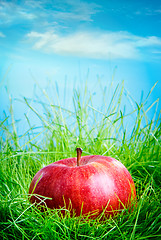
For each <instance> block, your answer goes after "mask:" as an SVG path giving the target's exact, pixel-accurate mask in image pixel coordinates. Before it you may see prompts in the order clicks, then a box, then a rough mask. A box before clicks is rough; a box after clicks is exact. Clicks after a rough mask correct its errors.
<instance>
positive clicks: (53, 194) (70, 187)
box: [29, 155, 136, 217]
mask: <svg viewBox="0 0 161 240" xmlns="http://www.w3.org/2000/svg"><path fill="white" fill-rule="evenodd" d="M29 194H31V195H30V196H31V197H30V202H31V203H34V202H36V203H39V204H40V205H43V203H40V202H41V200H42V199H43V198H42V199H41V197H40V195H41V196H44V197H47V198H51V199H46V200H45V205H46V206H47V207H49V208H51V209H54V208H57V209H58V208H62V207H64V206H65V208H68V207H69V206H72V209H74V211H75V214H76V216H79V215H80V214H81V213H82V214H88V213H91V212H95V215H94V217H97V216H98V215H99V214H100V213H101V212H102V211H103V209H105V212H104V213H105V214H106V215H114V214H115V213H117V212H119V210H121V209H124V208H125V207H129V208H130V206H131V205H132V202H133V200H135V199H136V190H135V185H134V182H133V179H132V177H131V175H130V173H129V172H128V170H127V169H126V167H125V166H124V165H123V164H122V163H121V162H119V161H118V160H116V159H114V158H112V157H107V156H100V155H90V156H82V157H81V159H80V166H77V159H76V158H67V159H62V160H59V161H57V162H54V163H51V164H50V165H48V166H46V167H44V168H42V169H41V170H40V171H38V172H37V173H36V175H35V176H34V178H33V180H32V182H31V184H30V187H29ZM71 204H72V205H71Z"/></svg>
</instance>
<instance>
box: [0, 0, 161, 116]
mask: <svg viewBox="0 0 161 240" xmlns="http://www.w3.org/2000/svg"><path fill="white" fill-rule="evenodd" d="M160 26H161V2H160V1H158V0H154V1H150V0H146V1H143V0H135V1H129V0H122V1H120V0H112V1H108V0H106V1H105V0H102V1H101V0H91V1H87V0H83V1H81V0H53V1H52V0H46V1H45V0H37V1H36V0H23V1H22V0H12V1H5V0H1V1H0V72H1V75H0V102H1V107H0V114H1V116H2V112H3V110H6V109H7V108H8V106H9V105H8V96H7V94H6V90H5V86H7V88H8V91H9V93H10V94H11V96H12V97H13V99H16V98H19V97H22V96H25V97H29V98H33V97H34V93H33V92H34V84H35V81H34V79H36V81H37V82H38V83H39V84H40V86H42V87H45V86H46V85H47V82H48V81H49V80H50V81H51V82H55V81H57V82H58V85H59V86H60V88H62V89H63V87H64V79H65V78H66V79H67V82H68V85H69V86H70V87H69V91H70V90H71V91H72V88H73V84H74V82H77V81H78V82H79V84H81V83H80V82H84V81H85V80H86V79H87V74H88V73H89V75H88V83H89V86H90V87H91V89H92V90H93V91H97V89H95V81H96V80H97V78H98V76H99V78H100V79H101V81H102V83H103V84H104V85H106V82H107V81H111V79H112V76H113V74H114V70H115V69H116V68H117V69H116V72H115V78H114V81H115V82H116V83H118V82H121V81H122V80H124V81H125V87H126V89H127V90H128V91H129V92H130V93H131V95H132V96H133V97H134V98H135V99H136V100H138V101H139V98H140V94H141V92H142V90H143V91H144V93H145V95H146V94H147V93H148V91H149V90H150V88H152V86H153V85H154V84H155V83H156V82H157V81H158V84H157V86H156V88H155V90H154V92H153V94H152V101H155V100H156V99H157V98H159V97H160V90H161V83H160V82H161V27H160ZM14 104H15V107H14V108H15V112H16V114H17V117H19V115H18V112H19V107H20V106H19V105H18V104H19V103H18V102H17V103H16V102H15V103H14ZM159 106H161V105H159ZM21 107H22V106H21ZM23 111H25V109H23V108H22V111H21V112H23ZM0 118H1V117H0Z"/></svg>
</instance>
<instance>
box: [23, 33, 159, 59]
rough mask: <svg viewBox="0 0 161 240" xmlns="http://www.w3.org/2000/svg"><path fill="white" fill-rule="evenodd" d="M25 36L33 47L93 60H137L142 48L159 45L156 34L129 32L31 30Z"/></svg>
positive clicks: (141, 54)
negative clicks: (143, 35) (71, 32)
mask: <svg viewBox="0 0 161 240" xmlns="http://www.w3.org/2000/svg"><path fill="white" fill-rule="evenodd" d="M27 37H28V39H30V41H31V42H32V44H33V48H34V49H36V50H42V51H44V52H47V53H54V54H60V55H72V56H79V57H87V58H95V59H107V58H118V59H139V58H141V57H142V56H143V53H142V51H143V50H144V51H145V49H146V51H147V50H148V48H150V47H154V46H157V47H158V46H161V39H160V38H158V37H155V36H151V37H139V36H135V35H132V34H130V33H128V32H97V33H93V32H77V33H74V34H69V35H66V36H61V35H59V34H57V33H55V32H46V33H38V32H30V33H29V34H27Z"/></svg>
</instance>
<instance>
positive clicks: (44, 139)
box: [0, 83, 161, 240]
mask: <svg viewBox="0 0 161 240" xmlns="http://www.w3.org/2000/svg"><path fill="white" fill-rule="evenodd" d="M100 86H101V85H100ZM101 89H102V90H101V91H102V94H101V95H100V102H101V100H102V103H101V104H100V105H98V103H96V102H95V101H94V98H95V96H94V95H93V94H92V93H90V92H89V91H88V87H87V86H85V87H84V89H83V91H79V90H73V96H72V97H71V99H72V101H73V108H72V109H70V108H68V107H66V106H65V105H63V104H62V102H61V98H60V96H59V92H58V91H55V92H54V93H53V95H52V96H54V97H53V99H52V98H51V97H49V93H48V90H46V91H45V90H42V93H41V100H40V99H38V98H37V99H25V98H24V100H23V103H24V104H25V105H26V106H27V107H28V110H29V112H30V113H32V114H33V115H35V116H36V117H37V118H38V119H39V120H40V121H41V124H42V127H41V128H38V126H34V125H33V124H32V118H31V117H29V115H28V114H25V119H26V123H27V124H28V131H27V132H25V133H24V134H23V135H21V136H19V134H18V126H19V127H20V128H21V124H23V123H21V121H20V122H17V121H15V119H14V110H13V107H12V100H11V105H10V115H8V116H6V115H5V114H4V120H3V121H1V122H0V128H1V130H0V131H1V136H0V149H1V152H0V236H1V239H8V240H9V239H16V240H18V239H36V240H37V239H43V240H45V239H63V240H64V239H68V240H69V239H98V240H100V239H112V240H114V239H121V240H134V239H138V240H139V239H140V240H141V239H156V240H157V239H158V240H159V239H161V122H160V113H159V112H158V110H157V106H158V100H157V101H156V102H155V103H152V104H151V105H148V99H149V97H150V94H151V92H152V90H151V91H150V92H149V94H148V96H147V97H146V98H145V99H143V98H141V100H140V103H137V102H135V101H134V100H133V99H132V97H131V96H130V95H129V93H127V92H126V91H125V88H124V86H123V83H122V84H120V85H118V86H116V87H113V86H112V85H111V86H109V89H110V90H108V89H107V88H103V87H102V88H101ZM111 92H112V93H111ZM71 99H70V100H71ZM67 100H69V99H66V100H65V101H67ZM124 101H126V103H127V104H128V103H129V106H131V110H127V109H126V108H124V106H123V102H124ZM35 103H36V104H37V105H35ZM66 105H68V103H67V104H66ZM128 109H129V107H128ZM150 111H153V117H152V118H151V119H149V118H148V114H149V112H150ZM41 112H42V113H41ZM76 147H82V148H83V154H84V155H88V154H101V155H108V156H112V157H114V158H116V159H118V160H120V161H121V162H122V163H123V164H124V165H125V166H126V167H127V169H128V170H129V172H130V173H131V175H132V177H133V180H134V182H135V185H136V190H137V207H136V208H135V209H134V210H133V211H132V212H130V213H129V212H128V211H127V212H126V211H125V212H123V213H121V214H120V215H118V216H117V217H114V218H110V219H104V220H103V221H102V220H100V218H99V217H98V218H97V219H95V220H92V219H88V217H87V219H84V220H83V219H81V217H71V216H70V215H69V213H68V211H67V212H66V215H65V216H64V217H62V216H61V213H60V211H59V210H50V209H48V210H47V212H45V213H42V212H40V211H39V210H38V209H37V208H35V206H34V205H32V204H31V203H30V202H29V200H28V188H29V185H30V182H31V180H32V178H33V176H34V175H35V173H36V172H37V171H38V170H39V169H40V168H42V167H43V166H44V165H47V164H49V163H51V162H54V161H57V160H60V159H63V158H66V157H72V156H75V155H76V152H75V149H76Z"/></svg>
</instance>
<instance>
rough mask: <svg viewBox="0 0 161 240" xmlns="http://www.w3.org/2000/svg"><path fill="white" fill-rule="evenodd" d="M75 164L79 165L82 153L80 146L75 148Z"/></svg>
mask: <svg viewBox="0 0 161 240" xmlns="http://www.w3.org/2000/svg"><path fill="white" fill-rule="evenodd" d="M76 150H77V166H80V159H81V154H82V148H77V149H76Z"/></svg>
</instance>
